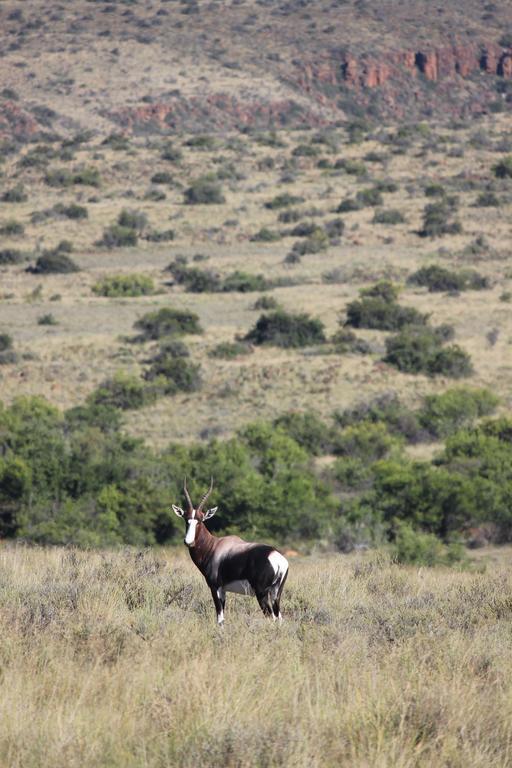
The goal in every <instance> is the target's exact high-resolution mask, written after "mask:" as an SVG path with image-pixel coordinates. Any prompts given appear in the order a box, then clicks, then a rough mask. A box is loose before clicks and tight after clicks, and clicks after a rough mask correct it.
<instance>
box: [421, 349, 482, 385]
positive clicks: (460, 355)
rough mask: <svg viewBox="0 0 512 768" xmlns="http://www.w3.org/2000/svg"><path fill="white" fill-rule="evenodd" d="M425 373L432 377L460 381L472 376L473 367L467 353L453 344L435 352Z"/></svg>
mask: <svg viewBox="0 0 512 768" xmlns="http://www.w3.org/2000/svg"><path fill="white" fill-rule="evenodd" d="M427 372H428V373H429V374H431V375H432V376H449V377H450V378H452V379H462V378H467V377H468V376H471V375H472V374H473V366H472V364H471V358H470V357H469V355H468V353H467V352H465V351H464V350H463V349H461V348H460V347H459V346H457V345H456V344H454V345H453V346H451V347H446V348H444V349H440V350H438V351H437V352H436V354H435V355H434V357H433V358H432V359H431V360H430V361H429V364H428V371H427Z"/></svg>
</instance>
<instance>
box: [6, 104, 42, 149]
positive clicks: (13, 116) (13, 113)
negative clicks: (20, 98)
mask: <svg viewBox="0 0 512 768" xmlns="http://www.w3.org/2000/svg"><path fill="white" fill-rule="evenodd" d="M41 130H42V128H41V125H40V124H39V123H38V122H37V120H36V119H35V118H34V117H33V116H32V115H31V114H30V113H29V112H27V111H26V110H25V109H23V108H22V107H20V106H19V104H17V103H16V102H15V101H4V102H2V103H1V104H0V139H12V138H13V137H14V138H16V139H17V140H18V141H26V140H27V139H30V138H32V137H34V136H36V135H37V134H38V133H40V132H41Z"/></svg>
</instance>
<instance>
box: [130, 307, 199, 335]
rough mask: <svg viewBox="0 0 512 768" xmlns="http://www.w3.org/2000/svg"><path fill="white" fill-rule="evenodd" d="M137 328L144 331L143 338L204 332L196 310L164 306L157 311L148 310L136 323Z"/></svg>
mask: <svg viewBox="0 0 512 768" xmlns="http://www.w3.org/2000/svg"><path fill="white" fill-rule="evenodd" d="M135 328H137V329H138V330H140V331H142V334H141V337H142V340H147V341H151V340H155V339H161V338H163V337H165V336H181V335H183V334H189V333H202V332H203V329H202V328H201V326H200V325H199V318H198V316H197V315H196V314H195V313H194V312H189V311H187V310H180V309H171V308H170V307H163V308H162V309H159V310H156V311H155V312H148V313H147V314H146V315H143V316H142V317H141V318H140V319H139V320H137V322H136V323H135Z"/></svg>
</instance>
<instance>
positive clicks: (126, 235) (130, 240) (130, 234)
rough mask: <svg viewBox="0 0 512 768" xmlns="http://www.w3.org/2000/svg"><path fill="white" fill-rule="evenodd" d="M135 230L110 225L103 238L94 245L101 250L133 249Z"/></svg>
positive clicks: (135, 243)
mask: <svg viewBox="0 0 512 768" xmlns="http://www.w3.org/2000/svg"><path fill="white" fill-rule="evenodd" d="M137 242H138V235H137V230H135V229H133V228H132V227H121V226H119V224H111V225H110V227H107V229H105V230H104V232H103V237H102V238H101V240H98V242H97V243H96V244H97V245H98V246H100V247H101V248H126V247H128V248H133V247H134V246H136V245H137Z"/></svg>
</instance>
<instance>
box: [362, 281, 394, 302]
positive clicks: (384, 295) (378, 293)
mask: <svg viewBox="0 0 512 768" xmlns="http://www.w3.org/2000/svg"><path fill="white" fill-rule="evenodd" d="M360 294H361V297H362V298H369V299H382V300H383V301H387V302H388V303H392V302H394V301H396V300H397V299H398V296H399V294H400V288H399V287H398V285H395V284H394V283H392V282H391V281H390V280H379V281H378V282H377V283H375V284H374V285H371V286H370V287H369V288H361V290H360Z"/></svg>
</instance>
